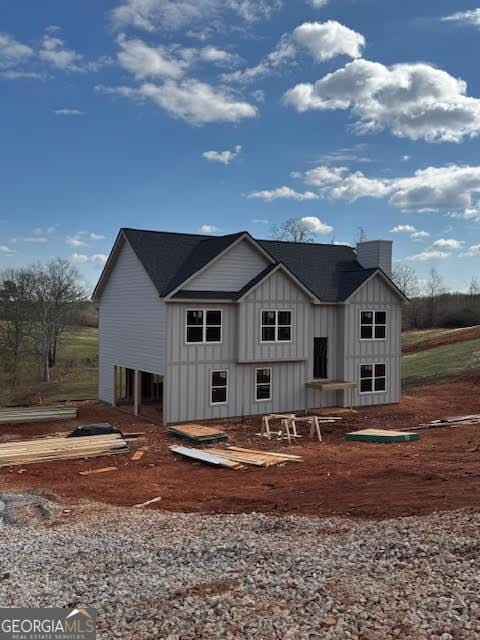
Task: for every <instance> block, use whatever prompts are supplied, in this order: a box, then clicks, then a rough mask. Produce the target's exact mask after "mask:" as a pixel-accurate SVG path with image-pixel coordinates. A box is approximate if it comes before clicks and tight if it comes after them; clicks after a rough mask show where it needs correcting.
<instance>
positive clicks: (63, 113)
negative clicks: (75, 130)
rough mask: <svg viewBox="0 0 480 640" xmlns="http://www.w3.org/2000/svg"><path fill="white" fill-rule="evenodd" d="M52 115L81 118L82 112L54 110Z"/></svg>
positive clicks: (77, 110) (64, 109) (76, 110)
mask: <svg viewBox="0 0 480 640" xmlns="http://www.w3.org/2000/svg"><path fill="white" fill-rule="evenodd" d="M52 113H53V114H54V115H55V116H83V115H84V112H83V111H80V110H79V109H66V108H63V109H54V110H53V111H52Z"/></svg>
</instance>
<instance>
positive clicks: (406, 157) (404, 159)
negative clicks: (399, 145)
mask: <svg viewBox="0 0 480 640" xmlns="http://www.w3.org/2000/svg"><path fill="white" fill-rule="evenodd" d="M411 159H412V156H402V160H403V162H409V161H410V160H411Z"/></svg>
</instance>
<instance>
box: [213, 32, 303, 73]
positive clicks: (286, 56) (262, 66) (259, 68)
mask: <svg viewBox="0 0 480 640" xmlns="http://www.w3.org/2000/svg"><path fill="white" fill-rule="evenodd" d="M296 55H297V48H296V47H295V45H294V43H293V42H292V39H291V37H290V35H289V34H285V35H284V36H282V38H281V39H280V42H279V43H278V44H277V46H276V47H275V49H274V50H273V51H271V52H270V53H269V54H268V55H267V56H265V58H263V60H261V62H259V64H257V65H256V66H254V67H247V68H246V69H239V70H237V71H233V72H231V73H225V74H223V75H222V80H223V81H224V82H238V83H240V84H248V83H249V82H253V81H254V80H258V79H259V78H264V77H266V76H269V75H271V74H272V73H274V72H275V71H276V70H277V69H279V68H280V67H281V66H283V65H285V64H287V63H289V62H291V61H292V60H294V59H295V57H296Z"/></svg>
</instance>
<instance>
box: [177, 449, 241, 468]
mask: <svg viewBox="0 0 480 640" xmlns="http://www.w3.org/2000/svg"><path fill="white" fill-rule="evenodd" d="M169 449H170V451H173V453H178V454H179V455H181V456H184V457H185V458H191V459H192V460H196V461H198V462H206V463H207V464H212V465H215V466H218V467H228V468H229V469H240V468H241V466H242V465H241V464H239V463H238V462H234V461H233V460H229V459H228V458H227V457H225V456H223V455H222V456H218V455H213V454H211V453H209V452H208V450H203V449H192V448H190V447H177V446H175V445H171V446H170V447H169Z"/></svg>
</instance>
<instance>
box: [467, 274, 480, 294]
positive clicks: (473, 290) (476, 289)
mask: <svg viewBox="0 0 480 640" xmlns="http://www.w3.org/2000/svg"><path fill="white" fill-rule="evenodd" d="M468 294H469V295H470V296H472V297H473V296H480V280H479V279H478V277H477V276H472V279H471V281H470V286H469V288H468Z"/></svg>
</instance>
